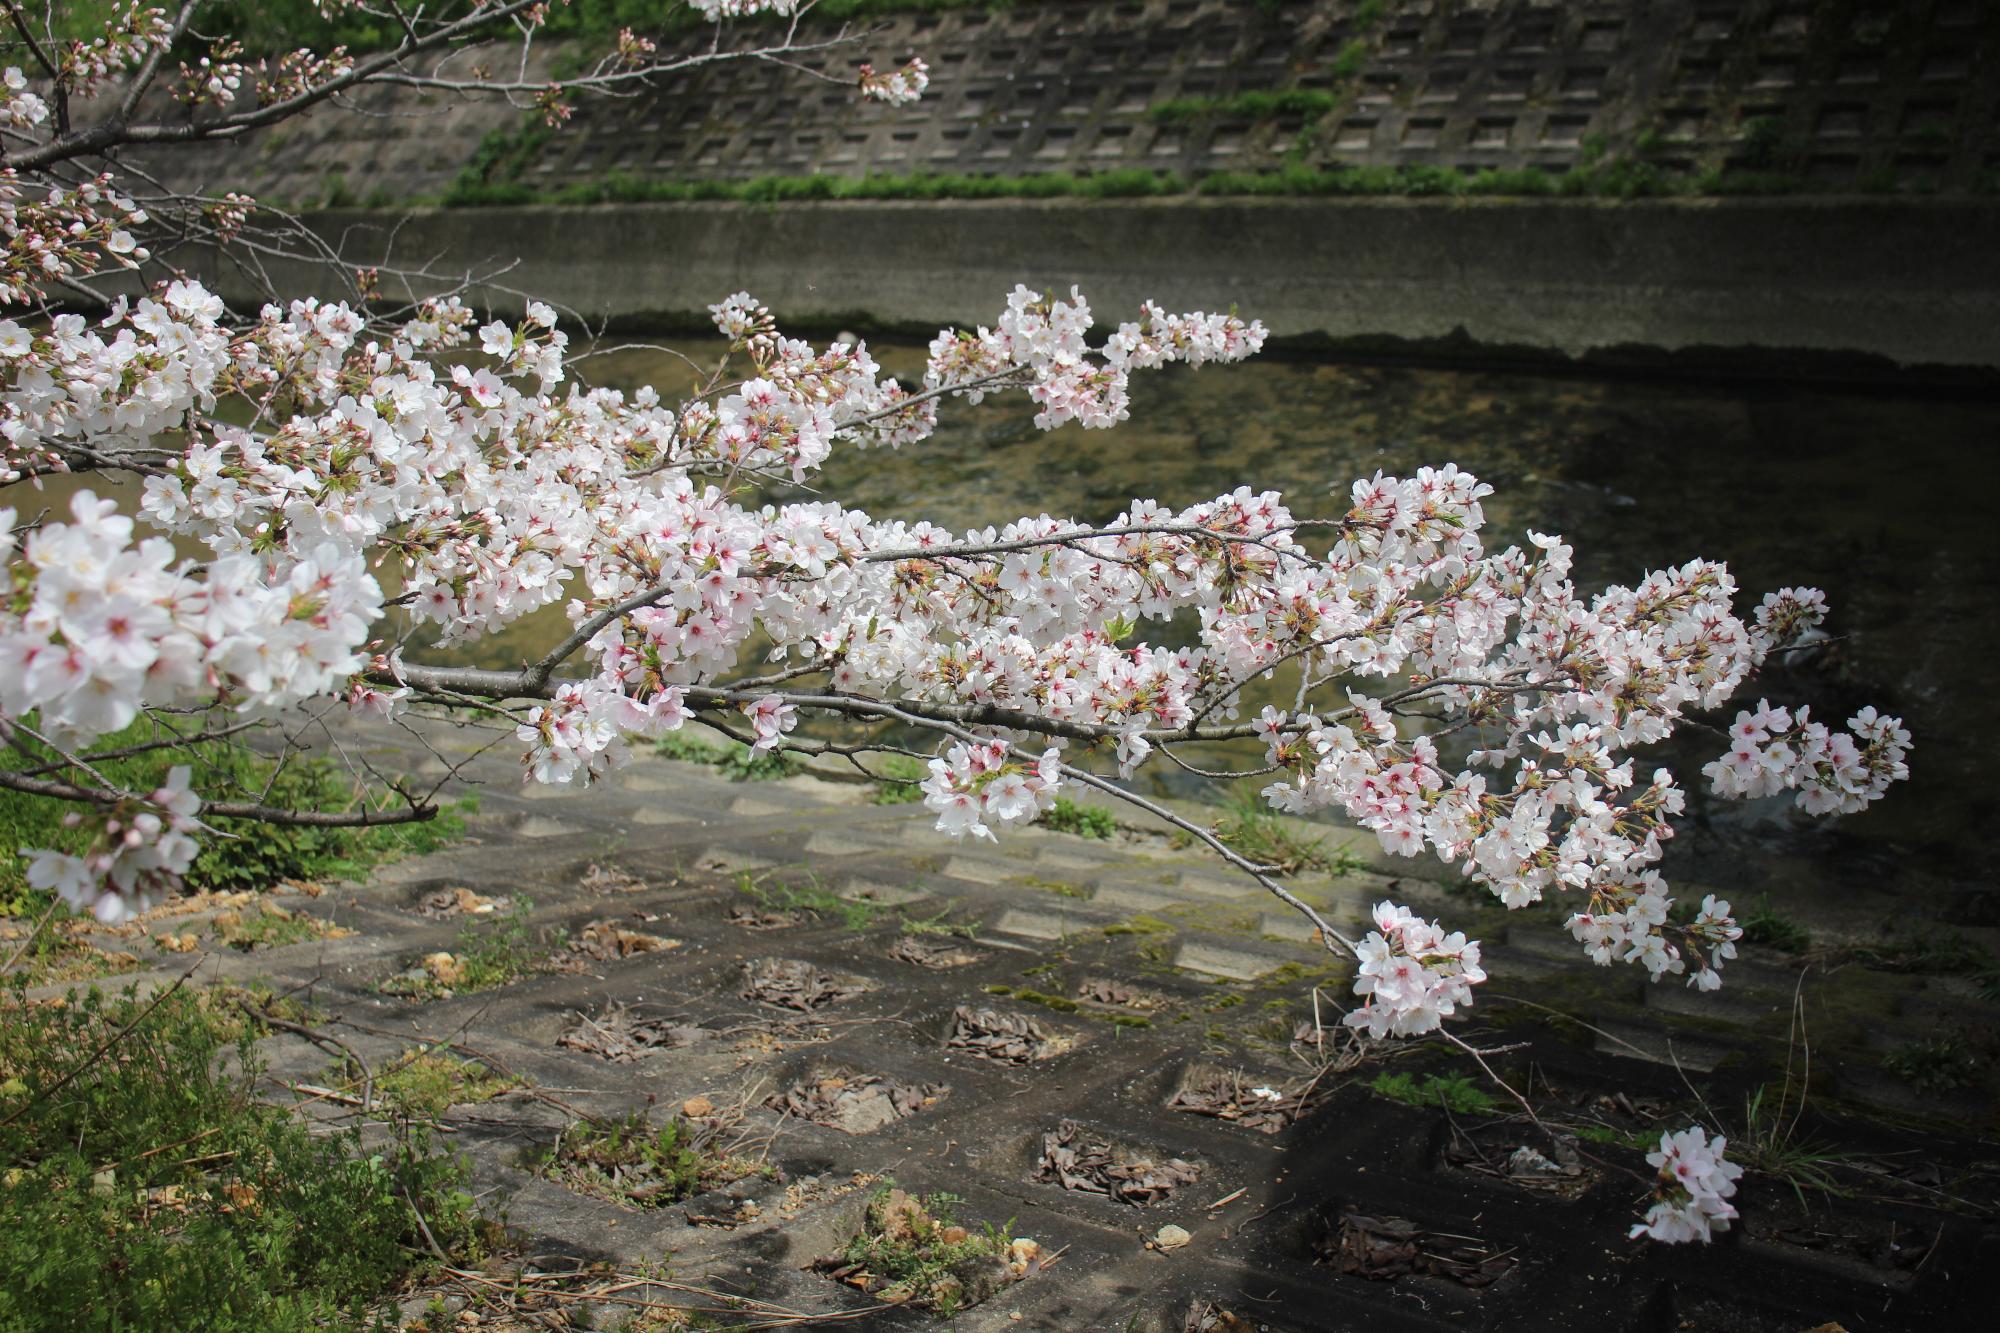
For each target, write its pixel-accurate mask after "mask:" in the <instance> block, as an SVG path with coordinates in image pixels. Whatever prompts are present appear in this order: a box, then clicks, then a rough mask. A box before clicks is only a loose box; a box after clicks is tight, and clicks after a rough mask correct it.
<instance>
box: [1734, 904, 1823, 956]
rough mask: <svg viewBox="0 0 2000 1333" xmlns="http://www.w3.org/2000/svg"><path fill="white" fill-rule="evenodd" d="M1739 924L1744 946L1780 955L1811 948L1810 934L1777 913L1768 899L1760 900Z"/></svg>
mask: <svg viewBox="0 0 2000 1333" xmlns="http://www.w3.org/2000/svg"><path fill="white" fill-rule="evenodd" d="M1740 924H1741V926H1742V928H1743V942H1744V943H1745V944H1756V945H1761V946H1763V947H1764V948H1767V949H1777V950H1779V951H1780V952H1782V953H1804V952H1805V951H1806V950H1807V949H1808V948H1810V947H1812V933H1811V932H1810V931H1808V930H1807V929H1806V928H1805V927H1804V926H1802V925H1800V924H1799V923H1798V922H1796V921H1794V920H1792V919H1791V918H1790V917H1788V916H1783V915H1781V914H1780V913H1778V912H1777V911H1776V910H1775V909H1773V908H1772V906H1771V901H1770V899H1768V898H1764V899H1760V900H1759V901H1758V903H1757V907H1756V910H1755V911H1753V912H1751V913H1750V914H1749V915H1747V916H1745V917H1743V918H1742V920H1741V922H1740Z"/></svg>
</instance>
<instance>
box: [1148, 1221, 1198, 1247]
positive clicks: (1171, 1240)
mask: <svg viewBox="0 0 2000 1333" xmlns="http://www.w3.org/2000/svg"><path fill="white" fill-rule="evenodd" d="M1193 1239H1194V1237H1193V1236H1192V1235H1190V1234H1189V1233H1188V1230H1187V1228H1186V1227H1177V1226H1175V1225H1174V1224H1173V1223H1171V1222H1169V1223H1167V1224H1166V1225H1165V1226H1163V1227H1161V1228H1160V1229H1159V1230H1158V1231H1156V1232H1154V1233H1153V1244H1155V1245H1157V1246H1159V1247H1160V1248H1161V1249H1163V1250H1178V1249H1179V1248H1180V1247H1181V1246H1183V1245H1185V1244H1187V1243H1188V1242H1189V1241H1191V1240H1193Z"/></svg>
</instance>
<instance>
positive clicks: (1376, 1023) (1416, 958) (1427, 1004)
mask: <svg viewBox="0 0 2000 1333" xmlns="http://www.w3.org/2000/svg"><path fill="white" fill-rule="evenodd" d="M1355 953H1356V956H1357V957H1358V958H1359V959H1360V963H1361V966H1360V969H1359V971H1358V972H1357V974H1356V976H1355V979H1354V993H1355V994H1357V995H1359V996H1361V997H1362V1004H1361V1007H1360V1008H1359V1009H1354V1010H1350V1011H1349V1012H1348V1014H1347V1017H1346V1019H1345V1020H1344V1021H1345V1022H1346V1024H1347V1026H1349V1027H1351V1028H1359V1029H1361V1030H1362V1031H1364V1032H1366V1033H1367V1034H1368V1035H1369V1036H1371V1037H1377V1038H1380V1037H1414V1036H1419V1035H1421V1034H1423V1033H1426V1032H1433V1031H1436V1030H1437V1028H1438V1027H1440V1026H1441V1025H1442V1024H1443V1023H1444V1020H1445V1019H1447V1018H1450V1017H1451V1016H1452V1015H1453V1014H1455V1013H1456V1012H1458V1009H1459V1007H1460V1006H1462V1005H1470V1004H1471V1003H1472V988H1473V987H1474V986H1476V985H1478V984H1479V983H1480V982H1482V981H1484V980H1486V973H1485V971H1484V970H1483V969H1482V968H1481V967H1480V966H1479V941H1477V940H1468V939H1466V938H1465V936H1464V934H1463V933H1462V932H1459V931H1452V932H1451V933H1449V934H1446V933H1445V931H1444V930H1442V929H1441V928H1440V927H1439V926H1438V924H1437V923H1436V922H1435V921H1426V920H1424V919H1423V918H1422V917H1419V916H1417V915H1416V914H1415V913H1413V912H1411V911H1410V909H1409V908H1407V907H1399V906H1397V905H1396V904H1395V903H1390V902H1383V903H1378V904H1376V907H1375V929H1374V930H1372V931H1370V932H1369V934H1368V937H1367V938H1366V939H1364V940H1362V941H1361V942H1360V944H1359V945H1358V946H1357V947H1356V949H1355Z"/></svg>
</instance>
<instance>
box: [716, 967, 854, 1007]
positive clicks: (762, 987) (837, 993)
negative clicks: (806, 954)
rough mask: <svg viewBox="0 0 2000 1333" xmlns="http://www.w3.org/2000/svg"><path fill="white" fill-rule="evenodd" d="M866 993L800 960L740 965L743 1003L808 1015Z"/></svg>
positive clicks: (845, 980) (844, 980)
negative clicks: (744, 1001) (747, 1001)
mask: <svg viewBox="0 0 2000 1333" xmlns="http://www.w3.org/2000/svg"><path fill="white" fill-rule="evenodd" d="M867 991H868V988H867V987H866V986H864V985H862V984H860V983H859V982H857V981H853V980H851V979H849V978H845V977H839V976H835V975H834V974H833V973H831V972H822V971H820V970H819V969H818V968H817V967H814V966H813V965H812V964H811V963H809V962H806V961H805V960H804V959H802V958H757V959H753V960H751V961H750V962H747V963H745V964H743V989H742V990H741V992H739V993H740V994H741V995H742V996H743V998H744V999H746V1000H756V1001H757V1002H758V1003H760V1004H768V1005H770V1006H772V1007H773V1008H776V1009H795V1010H797V1011H798V1012H800V1013H802V1014H809V1013H812V1012H813V1011H814V1010H816V1009H823V1008H825V1007H826V1006H827V1005H830V1004H837V1003H839V1002H840V1001H842V1000H846V999H851V998H853V997H854V996H856V995H864V994H866V993H867Z"/></svg>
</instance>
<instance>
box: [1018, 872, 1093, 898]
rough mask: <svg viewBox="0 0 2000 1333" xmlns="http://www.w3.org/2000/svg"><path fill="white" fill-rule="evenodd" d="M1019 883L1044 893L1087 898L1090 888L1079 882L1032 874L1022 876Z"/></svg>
mask: <svg viewBox="0 0 2000 1333" xmlns="http://www.w3.org/2000/svg"><path fill="white" fill-rule="evenodd" d="M1021 883H1023V884H1025V885H1027V886H1028V887H1029V888H1031V889H1041V890H1042V891H1043V892H1045V893H1054V894H1060V895H1061V896H1062V897H1064V898H1088V897H1089V896H1090V890H1089V889H1086V888H1084V887H1083V886H1082V885H1081V884H1069V883H1065V882H1064V881H1062V880H1059V879H1041V878H1038V877H1037V876H1034V875H1028V876H1024V877H1023V878H1022V880H1021Z"/></svg>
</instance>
